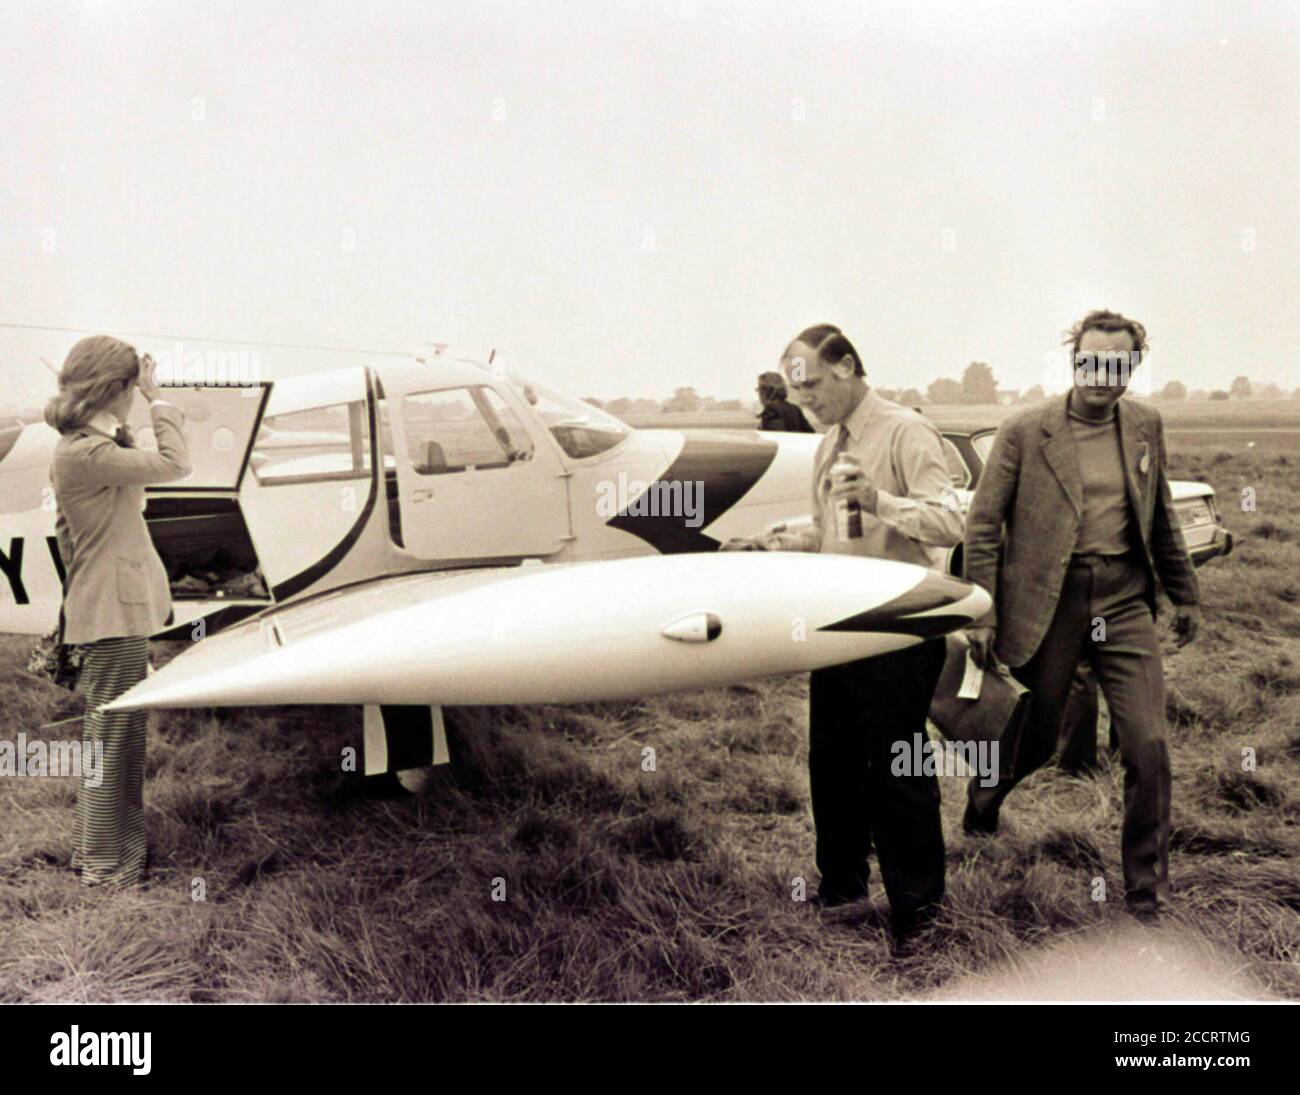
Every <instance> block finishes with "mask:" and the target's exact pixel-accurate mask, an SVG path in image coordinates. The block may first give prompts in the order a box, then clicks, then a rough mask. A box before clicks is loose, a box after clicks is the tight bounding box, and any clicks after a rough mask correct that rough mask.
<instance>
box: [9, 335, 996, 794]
mask: <svg viewBox="0 0 1300 1095" xmlns="http://www.w3.org/2000/svg"><path fill="white" fill-rule="evenodd" d="M168 399H169V400H172V401H173V402H175V403H177V404H178V405H179V406H180V407H181V409H182V410H183V411H184V412H185V414H186V421H185V434H186V439H187V442H188V444H189V448H190V455H191V461H192V463H193V466H194V470H193V472H192V473H191V474H190V475H189V476H188V477H187V478H186V479H185V480H183V481H181V482H177V483H169V484H165V485H159V486H155V487H150V488H148V489H147V492H146V510H145V519H146V521H147V523H148V526H149V529H150V532H151V534H152V537H153V540H154V544H155V546H156V548H157V550H158V553H159V555H160V557H161V558H162V560H163V562H164V564H165V566H166V567H167V570H168V574H169V577H170V579H171V583H172V591H173V604H174V613H173V619H172V621H171V623H170V625H169V626H168V627H167V628H165V629H164V630H163V631H162V632H160V633H159V634H158V635H156V636H154V637H155V638H157V639H173V640H174V639H183V640H191V641H192V647H191V649H189V650H186V651H185V652H183V653H181V654H180V655H178V656H177V657H175V658H174V659H172V661H170V662H169V663H168V664H167V665H165V666H164V667H163V668H161V669H159V670H157V671H156V672H153V673H151V674H150V675H149V677H148V678H147V679H146V680H145V681H143V682H141V683H140V684H139V685H137V686H136V687H135V688H133V689H131V690H130V691H129V692H128V693H126V694H125V695H124V696H122V697H121V698H120V699H118V700H117V701H115V703H114V704H112V705H110V706H111V707H113V708H176V707H223V706H244V705H258V706H260V705H274V704H321V703H326V704H356V705H360V706H362V707H363V709H364V720H363V725H364V728H365V743H366V753H365V771H366V773H367V774H373V773H378V772H385V771H390V770H400V769H409V768H414V767H416V766H417V764H428V763H436V762H439V761H441V760H445V759H446V742H445V736H444V733H443V723H442V717H441V708H442V707H443V706H444V705H448V706H450V705H470V704H526V703H572V702H583V701H591V700H603V699H617V698H636V697H639V696H643V695H648V694H651V693H655V692H663V691H673V690H677V689H689V688H700V687H708V686H714V685H720V684H726V683H732V682H736V681H740V680H748V679H753V678H756V677H760V676H764V675H769V674H779V673H789V672H797V671H801V670H808V669H814V668H818V667H821V666H826V665H832V664H838V663H841V662H845V661H850V660H854V659H857V658H863V657H870V656H873V655H876V654H882V653H886V652H889V651H892V650H897V649H900V648H902V647H904V646H908V645H911V644H914V643H917V642H920V641H922V640H923V639H925V638H929V637H932V636H938V635H943V634H946V633H948V632H951V631H955V630H958V629H960V628H963V627H965V626H968V625H969V623H970V622H971V621H972V620H973V619H975V618H977V617H979V616H980V615H982V614H983V613H984V612H985V611H986V610H987V608H988V605H989V598H988V595H987V594H986V593H985V592H984V591H983V590H981V589H979V588H978V587H976V586H974V585H972V584H970V583H968V582H965V581H963V580H961V579H959V578H955V577H952V576H949V575H946V574H942V573H940V572H938V571H935V570H927V569H925V568H923V567H919V566H913V565H910V564H905V563H896V562H891V561H885V560H873V559H862V558H855V557H851V556H842V555H815V554H802V553H790V552H755V553H732V552H728V553H723V554H717V548H718V546H719V545H720V543H722V542H723V541H725V540H727V539H729V538H731V537H736V536H749V535H754V534H759V533H762V532H763V531H764V530H767V529H770V528H772V527H775V526H779V525H780V524H781V523H783V522H785V521H786V520H788V519H790V518H791V517H792V515H799V514H801V513H806V512H807V509H808V492H809V490H810V487H811V477H812V461H813V454H814V451H815V449H816V446H817V443H818V440H819V438H818V437H817V436H816V435H807V434H773V433H759V432H757V431H735V430H725V431H721V430H720V431H710V430H674V429H633V428H631V427H629V426H628V425H626V424H625V423H623V422H622V421H620V420H619V419H616V418H614V417H612V416H611V415H608V414H606V413H604V412H603V411H601V410H600V409H598V408H596V407H594V406H592V405H590V404H587V403H583V402H581V401H579V400H576V399H571V398H569V397H567V396H564V395H560V394H558V393H556V392H553V391H551V390H549V389H548V388H546V387H543V386H542V385H539V384H533V383H530V382H529V381H527V380H524V379H522V378H519V377H517V376H515V375H514V374H512V373H510V372H509V371H507V370H505V369H503V368H502V367H500V366H499V365H497V366H489V365H485V364H482V363H479V362H474V361H468V360H453V359H450V358H446V357H442V356H439V357H436V358H433V359H431V360H428V361H424V362H422V361H418V360H411V361H407V360H397V361H392V360H386V361H377V362H372V363H368V364H362V365H355V366H349V367H345V368H342V369H336V370H331V371H327V372H321V373H315V374H310V375H306V376H295V377H291V378H287V379H280V380H276V381H274V382H273V383H272V382H256V383H247V384H238V385H231V386H209V387H201V386H196V387H184V386H176V387H172V388H171V389H170V390H169V394H168ZM136 410H137V414H138V415H139V419H138V421H136V422H134V423H133V424H134V426H135V430H136V435H137V438H139V443H140V444H144V445H149V444H150V439H149V429H148V419H147V416H146V415H145V411H144V408H143V407H141V406H137V409H136ZM56 440H57V434H56V433H55V432H54V431H53V430H52V429H50V428H49V427H47V426H45V425H43V424H29V425H26V426H15V427H12V428H10V429H8V430H3V431H0V569H2V570H3V572H4V575H5V577H6V578H7V582H0V631H10V632H20V633H44V632H48V631H50V630H51V629H53V627H54V626H55V624H56V622H57V618H58V612H59V606H60V602H61V591H62V582H63V577H64V568H63V563H62V560H61V559H60V557H59V552H58V547H57V541H56V539H55V536H54V511H55V500H54V498H53V494H52V488H51V487H50V483H49V465H50V459H51V453H52V450H53V448H54V444H55V441H56ZM413 740H417V741H424V742H427V747H423V746H421V747H419V748H414V749H413V748H412V745H411V743H412V741H413Z"/></svg>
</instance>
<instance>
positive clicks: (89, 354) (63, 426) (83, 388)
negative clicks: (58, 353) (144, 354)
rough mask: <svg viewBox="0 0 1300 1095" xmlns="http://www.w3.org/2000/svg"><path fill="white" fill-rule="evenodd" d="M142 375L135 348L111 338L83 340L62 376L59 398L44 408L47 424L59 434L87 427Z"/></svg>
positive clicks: (68, 357)
mask: <svg viewBox="0 0 1300 1095" xmlns="http://www.w3.org/2000/svg"><path fill="white" fill-rule="evenodd" d="M139 375H140V355H139V354H137V353H136V352H135V349H134V347H131V346H128V345H127V344H126V343H125V342H123V341H121V340H120V339H116V338H111V337H109V336H108V335H92V336H91V337H90V338H83V339H82V340H81V341H80V342H78V343H77V344H76V345H75V346H73V347H72V349H71V350H69V351H68V356H67V359H66V360H65V361H64V362H63V368H62V370H61V371H60V372H59V394H58V395H56V396H55V397H54V398H53V399H51V400H50V401H49V402H48V403H46V404H45V421H46V422H48V423H49V424H50V425H51V426H53V427H54V428H55V429H56V430H58V431H59V432H60V433H66V432H67V431H68V430H75V429H77V428H78V427H79V426H84V425H85V424H86V423H87V422H89V421H90V419H92V418H93V417H94V416H95V414H96V413H97V412H98V411H101V410H103V409H104V408H105V407H107V406H108V405H109V404H110V403H112V402H113V400H115V399H116V398H117V397H118V396H120V395H121V394H122V393H123V392H124V391H126V389H127V388H128V387H130V385H131V384H132V383H133V382H134V381H135V379H136V378H137V377H138V376H139Z"/></svg>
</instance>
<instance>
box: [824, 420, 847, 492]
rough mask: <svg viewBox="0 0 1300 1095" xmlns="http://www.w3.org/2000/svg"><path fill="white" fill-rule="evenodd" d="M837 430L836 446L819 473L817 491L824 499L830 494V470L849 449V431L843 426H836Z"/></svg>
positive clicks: (832, 448) (833, 446)
mask: <svg viewBox="0 0 1300 1095" xmlns="http://www.w3.org/2000/svg"><path fill="white" fill-rule="evenodd" d="M835 428H836V429H837V430H839V433H838V434H836V436H835V444H833V445H832V446H831V451H830V453H829V455H827V457H826V460H825V461H824V462H823V463H822V466H821V470H820V471H819V472H818V478H817V489H818V490H819V491H821V493H822V497H823V498H824V497H825V496H826V495H827V494H829V493H830V489H831V477H830V470H831V468H832V467H833V466H834V464H835V459H836V457H838V456H839V455H840V453H842V452H843V451H844V450H845V449H847V448H848V447H849V431H848V430H846V429H845V428H844V427H843V426H842V425H839V426H836V427H835Z"/></svg>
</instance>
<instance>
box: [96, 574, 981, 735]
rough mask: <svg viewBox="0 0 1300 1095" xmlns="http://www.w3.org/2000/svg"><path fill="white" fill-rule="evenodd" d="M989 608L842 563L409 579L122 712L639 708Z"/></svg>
mask: <svg viewBox="0 0 1300 1095" xmlns="http://www.w3.org/2000/svg"><path fill="white" fill-rule="evenodd" d="M988 607H989V598H988V595H987V594H985V593H984V591H983V590H981V589H979V588H978V587H976V586H973V585H971V584H969V583H968V582H964V581H961V580H960V579H956V578H950V577H948V576H946V575H943V574H940V573H938V572H937V571H931V570H926V569H924V568H922V567H918V566H912V565H910V564H907V563H894V562H887V561H884V560H875V559H860V558H854V557H851V556H844V555H814V554H798V553H775V552H774V553H764V552H753V553H748V552H747V553H725V554H701V555H671V556H642V557H637V558H630V559H619V560H612V561H602V562H590V563H573V564H540V563H537V564H525V565H523V566H516V567H493V568H482V569H476V570H460V571H447V572H435V573H429V572H424V573H419V574H408V575H401V576H397V577H389V578H382V579H376V580H374V581H369V582H365V583H362V584H359V585H354V586H349V587H344V588H342V589H338V590H334V591H332V592H330V593H326V594H323V595H321V596H319V597H316V598H311V599H308V600H306V601H300V602H296V603H293V604H290V605H286V606H285V607H283V608H273V609H270V610H267V611H265V612H263V613H262V614H260V615H259V616H256V617H254V618H253V619H250V620H248V621H247V622H245V623H243V624H239V625H237V626H235V627H232V628H230V629H228V630H226V631H223V632H221V633H219V634H216V635H214V636H212V637H210V638H205V639H201V640H199V641H198V642H197V643H196V644H195V646H194V648H193V649H192V650H189V651H186V652H185V653H183V654H181V655H180V656H178V657H177V658H175V659H174V660H173V661H172V662H170V663H169V664H168V665H166V666H165V667H164V668H162V669H160V670H159V671H158V672H156V673H153V674H151V675H150V676H149V677H148V679H146V680H145V681H143V682H142V683H140V684H139V685H137V686H136V687H135V688H133V689H131V690H130V691H129V692H127V693H126V694H125V695H123V696H122V697H120V698H119V699H118V700H116V701H115V702H114V703H112V704H110V705H109V708H110V709H114V710H115V709H126V708H168V707H225V706H243V705H274V704H300V703H306V704H319V703H339V704H447V705H467V704H520V703H574V702H583V701H591V700H607V699H618V698H631V697H637V696H643V695H647V694H650V693H655V692H666V691H675V690H678V689H684V688H700V687H710V686H715V685H720V684H726V683H729V682H732V681H738V680H747V679H752V678H755V677H761V676H765V675H768V674H774V673H789V672H797V671H800V670H808V669H814V668H818V667H821V666H825V665H833V664H837V663H840V662H846V661H851V660H854V659H857V658H863V657H869V656H871V655H874V654H882V653H886V652H888V651H892V650H898V649H900V648H902V647H904V646H909V645H912V644H915V643H917V642H920V641H921V640H923V639H925V638H928V637H931V636H936V635H942V634H945V633H947V632H949V631H954V630H956V629H958V628H961V627H965V626H967V625H969V623H970V621H971V620H973V619H976V618H978V617H979V616H981V615H983V614H984V613H985V612H986V611H987V610H988Z"/></svg>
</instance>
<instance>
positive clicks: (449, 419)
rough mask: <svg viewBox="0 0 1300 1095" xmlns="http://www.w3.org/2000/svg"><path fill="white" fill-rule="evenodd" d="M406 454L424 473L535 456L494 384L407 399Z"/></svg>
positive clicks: (504, 463) (404, 411)
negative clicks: (493, 388) (493, 386)
mask: <svg viewBox="0 0 1300 1095" xmlns="http://www.w3.org/2000/svg"><path fill="white" fill-rule="evenodd" d="M402 416H403V422H404V424H405V427H406V448H407V455H408V457H409V459H410V461H411V467H412V468H413V469H414V470H415V472H416V473H418V474H419V475H446V474H448V473H449V472H459V471H473V470H477V471H484V470H489V469H492V468H506V467H509V466H510V465H511V464H514V463H517V462H519V461H523V460H531V459H532V456H533V443H532V440H531V439H530V438H529V436H528V435H527V434H526V433H525V432H524V431H523V429H522V428H521V427H520V425H519V420H518V419H516V418H515V416H514V413H513V412H512V411H511V410H510V408H509V407H507V406H506V404H505V402H504V400H502V398H501V397H500V396H499V395H497V393H496V392H494V391H493V390H492V389H491V388H488V387H484V386H482V385H475V386H473V387H469V388H446V389H442V390H440V391H436V392H418V393H416V394H414V395H408V396H407V397H406V398H405V399H403V400H402Z"/></svg>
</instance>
